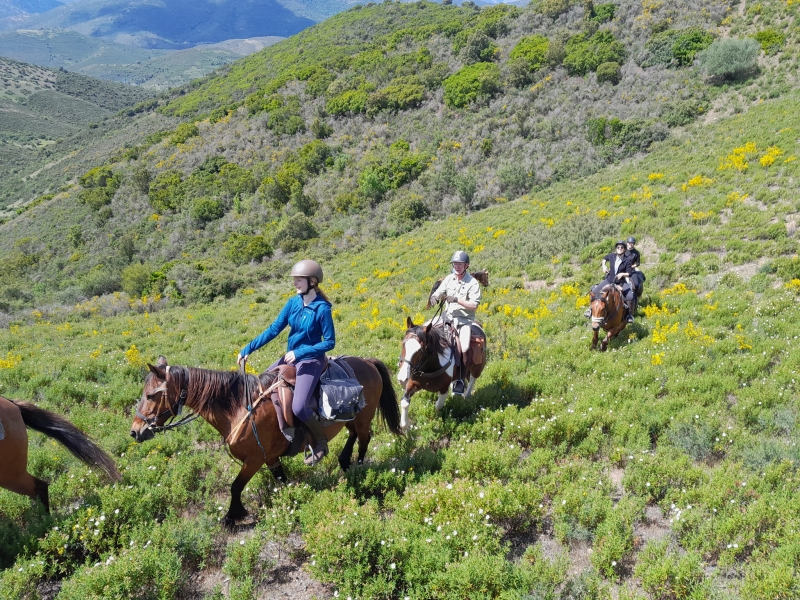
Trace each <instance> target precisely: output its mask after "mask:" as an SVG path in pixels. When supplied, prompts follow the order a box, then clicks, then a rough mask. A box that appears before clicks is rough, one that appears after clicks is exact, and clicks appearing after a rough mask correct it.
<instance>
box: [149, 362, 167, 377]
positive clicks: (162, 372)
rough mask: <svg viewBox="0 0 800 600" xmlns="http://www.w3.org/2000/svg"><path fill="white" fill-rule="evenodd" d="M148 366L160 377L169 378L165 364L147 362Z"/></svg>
mask: <svg viewBox="0 0 800 600" xmlns="http://www.w3.org/2000/svg"><path fill="white" fill-rule="evenodd" d="M147 368H148V369H150V372H151V373H152V374H153V375H155V376H156V377H158V378H159V379H163V380H164V381H166V380H167V368H166V367H165V366H153V365H151V364H150V363H147Z"/></svg>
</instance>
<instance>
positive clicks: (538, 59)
mask: <svg viewBox="0 0 800 600" xmlns="http://www.w3.org/2000/svg"><path fill="white" fill-rule="evenodd" d="M549 48H550V41H549V40H548V39H547V38H546V37H544V36H543V35H532V36H529V37H524V38H522V39H521V40H520V41H519V43H517V45H516V46H514V48H513V50H511V52H510V53H509V55H508V58H509V61H508V68H509V72H510V77H511V81H510V83H511V84H512V85H515V86H521V85H525V84H527V83H529V82H530V80H531V75H532V74H533V73H535V72H536V71H538V70H539V69H541V68H542V67H544V66H545V65H547V55H548V51H549Z"/></svg>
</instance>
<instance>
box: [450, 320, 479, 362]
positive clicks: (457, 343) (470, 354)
mask: <svg viewBox="0 0 800 600" xmlns="http://www.w3.org/2000/svg"><path fill="white" fill-rule="evenodd" d="M449 329H450V344H451V345H452V347H453V350H455V351H456V352H457V353H458V356H461V360H462V364H464V365H465V366H466V365H467V364H468V363H471V364H473V365H480V364H482V363H483V360H484V358H485V357H486V332H484V331H483V327H481V325H480V324H479V323H474V322H473V323H471V326H470V330H471V331H470V336H469V350H468V351H467V353H466V354H464V353H463V351H462V349H461V339H460V338H459V337H458V334H457V333H456V330H455V328H454V327H449Z"/></svg>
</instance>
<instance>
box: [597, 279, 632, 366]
mask: <svg viewBox="0 0 800 600" xmlns="http://www.w3.org/2000/svg"><path fill="white" fill-rule="evenodd" d="M591 311H592V332H593V335H592V350H595V349H596V348H597V334H598V332H599V331H600V328H601V327H602V328H603V330H604V331H607V332H608V334H607V335H606V338H605V339H604V340H603V341H602V342H601V344H600V350H602V351H603V352H605V350H606V348H608V342H609V341H611V339H612V338H615V337H617V335H619V332H620V331H622V330H623V329H625V325H627V323H626V322H625V301H624V300H623V298H622V292H621V291H620V289H619V287H617V286H616V285H614V284H613V283H609V284H608V285H606V286H605V287H603V288H602V289H601V290H600V291H599V292H597V293H595V294H592V303H591Z"/></svg>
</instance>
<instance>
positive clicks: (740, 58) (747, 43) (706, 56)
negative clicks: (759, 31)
mask: <svg viewBox="0 0 800 600" xmlns="http://www.w3.org/2000/svg"><path fill="white" fill-rule="evenodd" d="M760 51H761V45H760V44H759V43H758V42H757V41H756V40H754V39H752V38H746V39H741V38H726V39H722V40H716V41H715V42H714V43H713V44H711V45H710V46H709V47H708V48H707V49H706V50H704V51H703V52H701V53H700V54H699V55H698V57H697V59H698V62H699V63H700V68H701V69H702V70H703V72H704V73H706V74H707V75H709V76H710V77H713V78H715V79H720V80H724V79H737V78H739V77H743V76H745V75H746V74H748V73H750V72H752V71H753V70H754V69H755V68H756V67H757V66H758V54H759V52H760Z"/></svg>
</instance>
